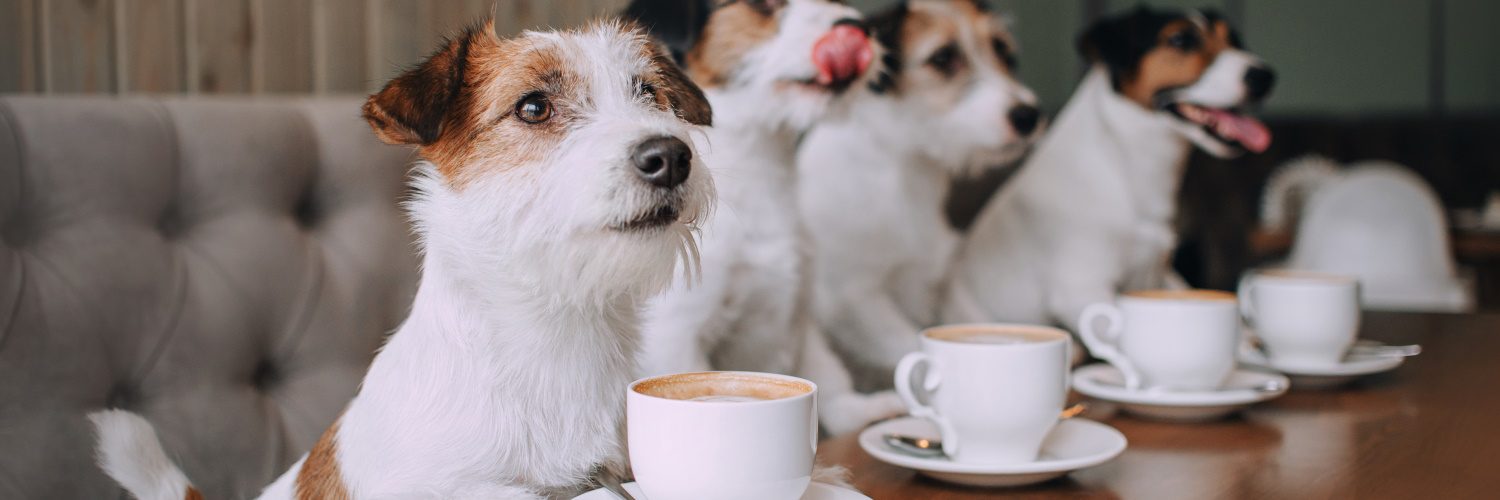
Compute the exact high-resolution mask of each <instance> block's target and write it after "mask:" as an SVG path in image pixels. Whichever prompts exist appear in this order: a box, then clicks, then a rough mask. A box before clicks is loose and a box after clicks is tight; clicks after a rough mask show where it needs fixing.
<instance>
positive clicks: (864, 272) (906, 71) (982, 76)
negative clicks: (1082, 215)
mask: <svg viewBox="0 0 1500 500" xmlns="http://www.w3.org/2000/svg"><path fill="white" fill-rule="evenodd" d="M870 26H871V27H872V28H873V30H874V32H875V34H876V38H877V39H879V40H880V42H881V45H883V46H884V47H885V48H886V50H887V53H886V54H885V61H884V65H883V71H882V72H881V73H880V74H879V76H878V78H877V80H876V81H875V82H874V83H873V84H872V85H871V86H870V87H871V88H870V91H869V92H867V93H864V94H862V95H860V96H859V97H858V99H857V100H855V101H854V102H852V103H851V104H852V105H853V108H852V113H850V114H849V116H847V117H843V118H841V119H839V120H833V121H828V122H825V123H821V124H819V125H818V126H817V127H816V128H814V129H813V131H812V133H810V134H809V135H808V137H807V139H806V140H805V141H804V142H803V144H802V149H801V151H800V152H799V155H798V167H799V171H798V173H799V175H801V177H802V183H801V193H800V200H799V202H800V205H801V209H802V214H803V217H804V218H805V220H806V222H807V225H808V227H809V229H810V233H811V234H812V240H813V242H814V243H815V245H814V265H813V269H814V272H815V273H816V275H817V280H816V282H817V295H816V297H815V298H816V300H815V301H814V304H815V309H816V310H817V316H818V322H819V324H820V326H821V327H822V328H823V330H824V331H825V332H828V334H829V336H830V339H831V340H832V342H833V345H834V347H835V349H836V350H837V351H838V352H839V354H841V355H842V357H843V359H844V360H845V361H846V362H848V363H849V366H850V368H851V369H852V370H853V371H854V372H855V373H856V374H858V375H859V376H858V377H856V378H857V379H858V382H859V384H858V385H859V386H860V387H889V386H890V385H891V373H892V371H893V370H894V369H895V367H896V363H897V362H898V361H900V359H901V357H902V356H904V355H906V354H907V353H909V352H912V351H915V350H917V348H918V345H917V337H916V335H915V333H916V332H917V331H918V330H920V329H922V328H925V327H928V326H932V325H933V324H935V323H936V322H937V321H938V313H939V308H940V306H941V304H942V302H941V297H940V293H941V292H942V287H943V284H944V283H945V280H946V279H947V276H948V266H949V265H951V264H952V262H953V255H954V253H955V252H957V250H958V244H959V238H960V235H959V232H958V231H957V230H956V229H955V228H954V227H953V226H952V225H951V224H950V223H949V222H948V217H947V215H946V212H945V211H944V207H945V204H946V202H947V200H948V191H949V187H950V186H951V183H952V181H953V180H954V179H955V178H957V177H961V176H965V175H968V174H971V173H974V172H977V171H980V170H982V169H984V168H986V167H993V166H998V165H1004V164H1007V163H1010V162H1012V161H1015V160H1016V159H1018V158H1019V157H1020V155H1021V154H1022V153H1023V152H1024V151H1025V150H1026V147H1027V145H1028V139H1029V138H1030V137H1031V136H1032V135H1033V133H1034V132H1035V131H1036V130H1037V128H1038V125H1039V124H1040V113H1039V112H1038V111H1037V108H1036V106H1035V103H1036V97H1035V95H1034V94H1032V93H1031V90H1030V89H1027V88H1026V87H1025V86H1024V85H1022V84H1021V83H1020V82H1018V81H1017V80H1016V78H1015V76H1014V73H1013V72H1014V70H1015V52H1014V50H1013V47H1014V46H1015V43H1014V41H1013V39H1012V38H1011V36H1010V33H1008V32H1007V30H1006V28H1005V27H1004V24H1003V22H1002V21H1001V20H1000V19H999V18H998V17H995V16H991V15H989V13H988V11H987V9H986V8H985V4H983V3H981V2H979V1H977V0H976V1H953V0H917V1H912V2H902V3H900V4H897V5H896V6H894V7H891V8H890V9H888V10H885V11H882V12H881V13H879V14H876V15H874V16H871V18H870Z"/></svg>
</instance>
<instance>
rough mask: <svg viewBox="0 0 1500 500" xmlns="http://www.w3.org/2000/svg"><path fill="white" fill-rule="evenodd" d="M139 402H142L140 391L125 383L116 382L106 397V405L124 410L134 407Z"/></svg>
mask: <svg viewBox="0 0 1500 500" xmlns="http://www.w3.org/2000/svg"><path fill="white" fill-rule="evenodd" d="M138 402H140V393H139V392H137V391H136V390H135V388H134V387H131V386H130V385H127V384H125V383H119V384H115V386H114V387H111V388H110V389H109V395H108V396H105V398H104V404H105V406H107V407H109V408H118V409H122V410H129V409H131V408H134V407H135V405H136V403H138Z"/></svg>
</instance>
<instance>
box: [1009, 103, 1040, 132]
mask: <svg viewBox="0 0 1500 500" xmlns="http://www.w3.org/2000/svg"><path fill="white" fill-rule="evenodd" d="M1006 116H1007V117H1008V118H1010V126H1012V127H1015V128H1016V133H1018V134H1021V135H1027V134H1030V133H1031V132H1032V131H1034V130H1036V125H1037V123H1040V122H1041V121H1042V112H1041V111H1039V110H1037V109H1036V106H1032V105H1030V104H1022V105H1020V106H1016V107H1014V108H1010V112H1009V113H1007V114H1006Z"/></svg>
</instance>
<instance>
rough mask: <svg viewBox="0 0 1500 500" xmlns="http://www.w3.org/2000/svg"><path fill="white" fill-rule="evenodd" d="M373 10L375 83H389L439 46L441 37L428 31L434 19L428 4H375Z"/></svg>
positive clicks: (399, 0) (383, 0) (397, 0)
mask: <svg viewBox="0 0 1500 500" xmlns="http://www.w3.org/2000/svg"><path fill="white" fill-rule="evenodd" d="M371 8H372V9H374V11H375V12H374V13H372V15H371V35H372V36H371V40H373V41H374V44H373V47H372V50H373V51H374V56H373V60H374V63H373V64H374V67H373V68H371V70H372V71H373V73H372V75H373V78H372V79H373V80H374V81H376V82H380V83H384V82H385V81H386V80H390V79H391V78H392V77H394V76H396V75H397V74H400V72H401V70H403V69H406V68H407V67H409V66H411V65H413V64H416V63H417V62H418V61H420V60H421V59H422V57H423V56H425V55H427V53H428V52H430V51H431V50H432V49H433V48H435V47H436V46H437V40H438V36H439V35H438V34H436V33H429V32H428V29H427V27H428V25H429V23H430V22H431V21H430V19H431V15H432V10H431V9H430V8H429V5H428V3H427V2H414V1H411V0H372V4H371ZM380 83H377V85H379V84H380Z"/></svg>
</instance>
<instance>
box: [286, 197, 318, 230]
mask: <svg viewBox="0 0 1500 500" xmlns="http://www.w3.org/2000/svg"><path fill="white" fill-rule="evenodd" d="M292 218H293V219H296V220H297V225H298V226H301V227H303V228H309V229H310V228H313V227H314V226H316V225H317V222H318V220H317V219H318V202H317V200H316V199H314V197H313V195H312V193H311V192H308V193H306V194H304V195H303V196H302V198H301V199H299V200H297V205H296V206H294V207H292Z"/></svg>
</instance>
